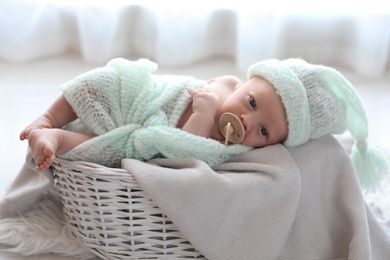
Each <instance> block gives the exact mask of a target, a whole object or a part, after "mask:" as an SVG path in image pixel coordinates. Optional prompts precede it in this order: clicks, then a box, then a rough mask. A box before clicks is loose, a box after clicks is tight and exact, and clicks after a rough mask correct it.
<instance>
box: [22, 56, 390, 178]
mask: <svg viewBox="0 0 390 260" xmlns="http://www.w3.org/2000/svg"><path fill="white" fill-rule="evenodd" d="M156 69H157V65H156V64H155V63H153V62H150V61H148V60H139V61H136V62H132V61H127V60H124V59H114V60H112V61H110V62H109V63H108V64H107V66H106V67H104V68H99V69H96V70H94V71H92V72H89V73H86V74H84V75H81V76H79V77H77V78H76V79H75V80H73V81H70V82H69V83H67V84H65V85H64V86H61V89H62V90H63V93H64V94H63V95H61V96H60V97H59V98H58V99H57V100H56V101H55V102H54V103H53V105H52V106H51V107H50V108H49V109H48V111H46V112H45V113H44V114H43V115H42V116H41V117H39V118H38V119H37V120H35V121H34V122H33V123H32V124H30V125H29V126H28V127H27V128H25V129H24V130H23V131H22V133H21V134H20V139H21V140H24V139H28V141H29V146H30V148H31V150H32V152H33V156H34V160H35V162H36V165H37V166H36V170H38V171H42V170H45V169H47V168H49V167H50V165H51V164H52V163H53V161H54V158H55V155H58V156H60V157H61V156H62V157H64V158H65V159H83V160H84V159H88V160H91V161H93V162H97V163H101V164H103V165H109V166H111V165H118V163H120V160H121V159H123V158H125V157H128V158H129V157H131V158H135V159H141V160H149V159H151V158H154V157H166V158H177V157H181V158H187V157H190V158H197V159H200V160H203V161H205V162H206V163H208V164H209V165H211V166H212V165H215V164H218V163H221V162H223V161H226V160H227V159H229V158H230V157H231V156H233V155H234V154H238V153H242V152H246V151H249V150H250V149H253V148H254V147H264V146H267V145H272V144H276V143H282V144H284V145H285V146H286V147H294V146H298V145H301V144H304V143H305V142H307V141H308V140H310V139H315V138H319V137H321V136H323V135H326V134H341V133H343V132H345V131H346V130H349V131H350V132H351V133H352V135H353V136H354V137H355V139H356V140H357V142H356V145H355V148H354V149H353V152H352V159H353V160H354V163H355V166H356V167H357V171H358V173H359V174H361V178H363V179H364V178H365V179H366V180H367V179H368V181H367V182H368V183H367V184H368V185H370V184H372V183H373V182H375V181H376V180H372V177H368V178H367V177H366V176H367V174H370V173H371V171H374V174H373V176H380V174H381V173H383V172H385V171H387V169H385V168H384V167H383V169H379V168H381V167H378V165H371V164H373V161H375V160H377V159H378V158H376V157H378V153H375V152H372V149H371V147H368V146H367V143H366V139H367V137H368V122H367V117H366V114H365V110H364V107H363V105H362V103H361V100H360V98H359V96H358V94H357V92H356V90H355V89H354V88H353V87H352V85H351V84H350V83H349V82H348V81H347V80H346V79H345V78H344V77H343V76H342V75H341V74H340V73H339V72H338V71H336V70H334V69H332V68H329V67H326V66H321V65H312V64H309V63H307V62H305V61H303V60H300V59H288V60H282V61H279V60H266V61H261V62H258V63H255V64H253V65H252V66H250V67H249V69H248V81H246V82H244V83H242V82H241V81H240V80H239V79H237V78H236V77H234V76H222V77H218V78H215V79H213V80H210V81H208V82H204V81H198V80H195V79H193V78H191V77H183V76H169V75H166V76H159V75H154V74H153V72H154V71H155V70H156ZM229 113H230V114H232V115H233V117H235V118H236V121H238V122H237V124H236V125H234V126H235V127H233V128H236V126H241V127H242V129H241V131H242V132H243V133H242V136H243V139H242V138H241V139H240V140H239V143H240V144H234V145H229V146H225V145H223V141H224V140H225V138H226V139H227V138H228V137H225V136H226V135H228V133H227V134H225V133H224V131H222V129H223V127H222V128H221V125H220V118H221V116H222V115H225V114H229ZM77 118H80V120H81V121H82V122H83V123H85V124H86V125H87V127H88V128H89V130H91V132H92V134H85V133H78V132H73V131H66V130H63V129H61V128H62V127H63V126H65V125H67V124H69V123H70V122H72V121H74V120H76V119H77ZM233 128H232V131H235V130H237V129H233ZM228 136H229V135H228ZM177 150H178V151H179V152H177ZM91 151H93V152H91ZM107 151H108V152H107ZM117 153H118V154H117ZM102 154H103V155H102ZM106 154H108V156H106ZM91 158H92V159H91ZM380 160H384V158H381V159H380ZM383 165H384V164H383ZM375 171H379V173H375ZM362 172H363V173H362ZM362 176H363V177H362Z"/></svg>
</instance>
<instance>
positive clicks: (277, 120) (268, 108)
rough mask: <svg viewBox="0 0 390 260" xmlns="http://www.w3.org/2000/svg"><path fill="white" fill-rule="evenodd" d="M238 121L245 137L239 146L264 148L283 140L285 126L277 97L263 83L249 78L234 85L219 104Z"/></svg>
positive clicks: (284, 116)
mask: <svg viewBox="0 0 390 260" xmlns="http://www.w3.org/2000/svg"><path fill="white" fill-rule="evenodd" d="M225 112H230V113H233V114H235V115H236V116H237V117H238V118H240V119H241V122H242V124H243V125H244V128H245V138H244V140H243V141H242V142H241V144H244V145H248V146H254V147H264V146H267V145H271V144H276V143H280V142H283V141H285V140H286V138H287V134H288V123H287V116H286V112H285V109H284V106H283V103H282V99H281V97H280V96H279V95H278V94H277V93H276V89H275V88H274V87H273V86H272V85H271V83H269V82H268V81H267V80H265V79H263V78H260V77H257V76H255V77H252V78H251V79H250V80H248V81H247V82H245V83H242V84H239V85H237V86H236V89H235V91H234V92H233V93H232V94H231V95H230V96H229V97H228V98H227V99H226V101H225V102H224V104H223V105H222V113H225Z"/></svg>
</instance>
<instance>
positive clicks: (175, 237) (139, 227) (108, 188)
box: [53, 158, 205, 259]
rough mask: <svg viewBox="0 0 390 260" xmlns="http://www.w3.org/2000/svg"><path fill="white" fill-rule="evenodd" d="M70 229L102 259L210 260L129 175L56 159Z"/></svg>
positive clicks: (56, 171)
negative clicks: (191, 259)
mask: <svg viewBox="0 0 390 260" xmlns="http://www.w3.org/2000/svg"><path fill="white" fill-rule="evenodd" d="M53 172H54V175H55V177H56V182H57V186H58V187H59V191H60V194H61V197H62V202H63V204H64V214H65V219H66V224H67V226H68V227H69V228H70V230H71V231H72V233H73V234H74V235H75V237H76V238H77V239H78V240H79V241H80V243H81V244H82V245H83V246H84V247H86V248H87V249H88V250H89V251H90V252H92V253H93V254H95V255H97V256H99V257H100V258H103V259H182V258H186V259H188V258H197V259H205V258H204V257H203V256H202V255H201V253H199V252H198V251H197V250H196V249H195V248H194V247H193V246H192V245H191V244H190V243H189V242H188V241H187V240H186V239H185V238H183V237H182V234H181V233H180V231H179V230H178V229H177V227H175V225H174V224H173V223H172V222H171V221H170V220H169V219H168V218H167V217H166V216H165V215H164V214H163V213H162V212H161V210H160V209H159V208H158V207H157V206H156V205H155V204H154V203H153V201H152V200H151V199H149V198H148V197H147V196H146V195H145V193H144V192H143V190H142V189H140V187H139V186H138V184H137V183H136V181H135V179H134V178H133V177H132V176H131V175H130V174H129V173H128V172H127V171H126V170H124V169H120V168H107V167H104V166H101V165H98V164H93V163H88V162H80V161H78V162H71V161H66V160H62V159H59V158H57V159H56V160H55V162H54V164H53Z"/></svg>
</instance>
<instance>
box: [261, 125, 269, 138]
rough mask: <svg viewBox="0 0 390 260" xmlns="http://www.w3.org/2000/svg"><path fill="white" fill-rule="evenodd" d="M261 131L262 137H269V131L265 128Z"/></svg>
mask: <svg viewBox="0 0 390 260" xmlns="http://www.w3.org/2000/svg"><path fill="white" fill-rule="evenodd" d="M260 131H261V134H262V135H264V136H267V135H268V131H267V129H265V128H264V127H262V128H261V129H260Z"/></svg>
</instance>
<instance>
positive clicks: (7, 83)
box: [0, 54, 390, 260]
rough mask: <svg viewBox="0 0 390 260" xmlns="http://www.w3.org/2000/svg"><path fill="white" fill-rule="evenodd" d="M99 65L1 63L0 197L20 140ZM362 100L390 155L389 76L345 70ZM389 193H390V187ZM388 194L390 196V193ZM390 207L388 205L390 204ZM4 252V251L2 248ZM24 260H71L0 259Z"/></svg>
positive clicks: (373, 131) (207, 68)
mask: <svg viewBox="0 0 390 260" xmlns="http://www.w3.org/2000/svg"><path fill="white" fill-rule="evenodd" d="M95 67H96V65H91V64H86V63H84V62H83V61H82V60H81V58H80V57H79V56H77V55H76V54H68V55H65V56H63V57H56V58H47V59H43V60H39V61H34V62H31V63H26V64H8V63H4V62H1V61H0V89H1V90H2V94H1V95H0V122H1V123H0V147H1V149H0V165H1V168H0V169H1V170H0V196H2V195H3V194H4V191H5V189H6V187H7V185H8V184H9V183H10V182H11V181H12V180H13V178H14V177H15V175H16V174H17V173H18V171H19V168H20V166H21V165H22V164H23V161H24V154H25V151H26V149H27V142H26V141H24V142H21V141H20V140H19V133H20V131H21V130H22V129H23V128H24V127H25V126H26V125H27V124H28V123H30V122H31V121H32V120H33V119H35V118H36V117H38V116H39V115H40V114H41V113H43V112H44V111H45V110H46V109H47V108H48V106H49V105H50V104H51V102H52V101H53V100H54V99H55V98H56V97H57V96H58V95H60V90H59V88H58V86H59V85H60V84H62V83H65V82H67V81H68V80H70V79H72V78H74V77H75V76H77V75H79V74H81V73H83V72H86V71H88V70H90V69H92V68H95ZM342 72H343V73H344V75H345V76H346V77H347V78H348V79H349V80H350V81H351V82H352V84H353V85H355V87H356V88H357V89H358V92H359V93H360V94H361V96H362V99H363V102H364V104H365V105H366V110H367V114H368V117H369V121H370V142H371V143H373V144H376V145H378V146H380V147H382V148H384V149H385V150H387V151H390V132H389V129H390V113H389V112H390V72H389V73H387V74H386V75H384V76H383V77H382V78H380V79H368V78H364V77H362V76H359V75H355V74H353V73H349V72H348V70H342ZM158 73H159V74H183V75H192V76H195V77H197V78H201V79H210V78H212V77H214V76H218V75H224V74H234V75H236V76H238V77H239V78H241V79H242V80H244V79H245V72H244V73H243V72H241V73H239V72H237V71H236V70H235V69H234V65H233V62H231V61H226V60H221V59H217V60H213V61H208V62H204V63H199V64H196V65H194V66H191V67H184V68H180V69H173V68H159V70H158ZM388 183H389V185H388V186H387V188H390V181H388ZM389 194H390V193H389ZM378 196H379V199H377V197H371V199H372V200H377V201H379V200H381V201H382V202H381V203H382V204H381V203H379V206H382V207H383V208H384V210H385V211H386V212H388V213H386V214H388V216H390V209H389V208H390V205H388V204H390V203H386V202H383V201H386V200H385V199H383V196H382V197H380V195H378ZM387 201H389V200H387ZM0 248H1V247H0ZM3 259H10V260H25V259H30V260H34V259H42V260H45V259H53V260H54V259H55V260H57V259H58V260H62V259H63V260H65V259H72V258H69V257H62V256H54V255H44V256H36V257H35V256H34V257H23V256H21V255H18V254H12V253H1V252H0V260H3Z"/></svg>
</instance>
